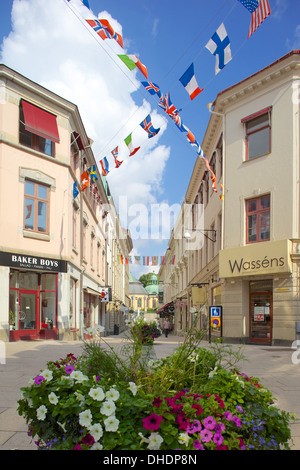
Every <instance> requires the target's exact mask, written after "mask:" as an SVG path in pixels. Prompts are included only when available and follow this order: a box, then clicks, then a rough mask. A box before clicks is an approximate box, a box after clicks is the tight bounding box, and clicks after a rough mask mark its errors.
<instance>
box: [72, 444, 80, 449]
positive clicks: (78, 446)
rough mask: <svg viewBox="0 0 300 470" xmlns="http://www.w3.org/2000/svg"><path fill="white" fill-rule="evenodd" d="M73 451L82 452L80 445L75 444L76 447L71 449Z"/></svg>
mask: <svg viewBox="0 0 300 470" xmlns="http://www.w3.org/2000/svg"><path fill="white" fill-rule="evenodd" d="M73 450H82V448H81V445H80V444H76V446H74V447H73Z"/></svg>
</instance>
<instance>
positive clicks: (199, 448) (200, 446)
mask: <svg viewBox="0 0 300 470" xmlns="http://www.w3.org/2000/svg"><path fill="white" fill-rule="evenodd" d="M193 444H194V447H195V449H196V450H204V447H203V444H201V442H200V441H199V439H197V440H196V441H194V442H193Z"/></svg>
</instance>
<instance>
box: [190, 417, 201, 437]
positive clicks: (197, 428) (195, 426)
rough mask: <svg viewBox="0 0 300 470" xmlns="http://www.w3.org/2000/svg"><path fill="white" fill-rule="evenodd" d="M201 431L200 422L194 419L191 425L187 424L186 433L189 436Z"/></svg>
mask: <svg viewBox="0 0 300 470" xmlns="http://www.w3.org/2000/svg"><path fill="white" fill-rule="evenodd" d="M201 429H202V425H201V421H198V419H195V420H194V421H193V422H192V423H190V424H189V426H188V427H187V430H186V432H187V433H189V434H194V433H195V432H199V431H201Z"/></svg>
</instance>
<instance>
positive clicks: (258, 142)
mask: <svg viewBox="0 0 300 470" xmlns="http://www.w3.org/2000/svg"><path fill="white" fill-rule="evenodd" d="M242 122H243V123H244V124H245V129H246V159H247V160H252V159H253V158H256V157H261V156H262V155H266V154H268V153H270V152H271V108H266V109H264V110H262V111H260V112H259V113H256V114H252V115H251V116H248V117H246V118H244V119H242Z"/></svg>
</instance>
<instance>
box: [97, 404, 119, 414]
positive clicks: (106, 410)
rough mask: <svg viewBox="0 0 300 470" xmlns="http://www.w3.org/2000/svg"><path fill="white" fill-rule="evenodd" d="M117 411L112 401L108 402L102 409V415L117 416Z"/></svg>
mask: <svg viewBox="0 0 300 470" xmlns="http://www.w3.org/2000/svg"><path fill="white" fill-rule="evenodd" d="M115 411H116V405H115V404H114V402H113V401H112V400H107V401H105V402H103V405H102V406H101V408H100V413H102V414H103V415H105V416H111V415H113V414H115Z"/></svg>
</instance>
